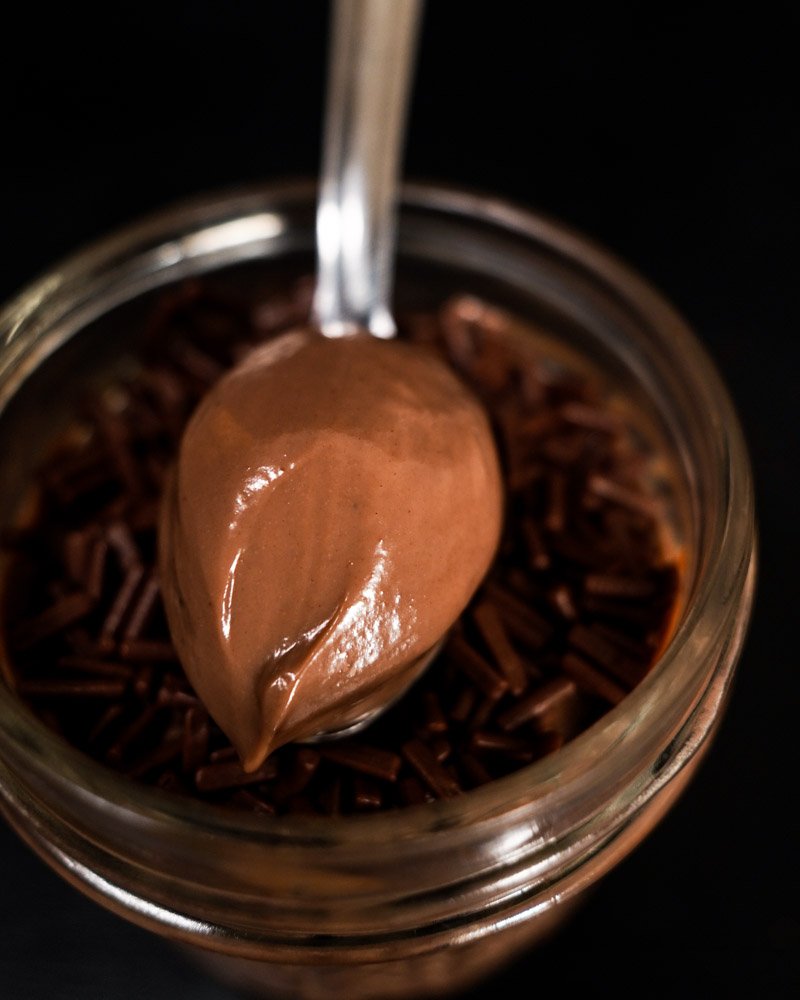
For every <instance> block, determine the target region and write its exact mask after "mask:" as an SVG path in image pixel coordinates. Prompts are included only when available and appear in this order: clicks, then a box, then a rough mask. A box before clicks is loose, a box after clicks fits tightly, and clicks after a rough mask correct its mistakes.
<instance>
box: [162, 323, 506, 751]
mask: <svg viewBox="0 0 800 1000" xmlns="http://www.w3.org/2000/svg"><path fill="white" fill-rule="evenodd" d="M501 516H502V488H501V480H500V470H499V468H498V463H497V457H496V452H495V446H494V442H493V440H492V437H491V433H490V430H489V426H488V422H487V419H486V416H485V414H484V412H483V409H482V408H481V406H480V404H479V403H478V402H477V401H476V400H475V399H474V398H473V397H472V395H471V394H470V393H469V392H468V390H467V389H466V388H465V387H464V386H463V385H462V383H461V382H460V381H459V380H458V379H457V378H456V376H455V375H454V374H453V373H452V372H451V371H449V369H447V368H446V367H445V365H444V364H443V363H442V362H439V361H437V360H435V359H434V358H433V357H432V356H429V355H428V354H426V353H424V352H422V351H421V350H419V349H418V348H414V347H411V346H409V345H406V344H402V343H398V342H396V341H380V340H377V339H375V338H373V337H370V336H367V335H358V336H354V337H348V338H345V339H341V340H328V339H326V338H324V337H322V336H320V335H319V334H318V333H315V332H313V331H306V330H299V331H294V332H292V333H288V334H285V335H283V336H282V337H280V338H278V339H277V340H275V341H272V342H270V343H269V344H267V345H266V346H265V347H263V348H260V349H258V350H257V351H255V352H254V353H253V354H251V355H250V356H248V358H247V359H246V360H245V361H244V362H243V363H242V364H240V365H239V366H238V367H237V368H236V369H234V370H233V371H231V372H230V373H229V374H228V375H226V376H225V377H224V378H223V379H222V380H221V381H220V382H219V383H218V384H217V385H216V386H215V387H214V389H213V390H212V391H211V392H210V393H209V395H208V396H207V397H206V399H205V400H204V401H203V402H202V403H201V405H200V407H199V408H198V410H197V412H196V413H195V415H194V416H193V418H192V420H191V421H190V423H189V425H188V427H187V430H186V433H185V435H184V439H183V442H182V446H181V452H180V456H179V460H178V466H177V470H176V473H175V475H174V476H173V480H172V483H171V485H170V488H169V489H168V492H167V496H166V499H165V505H164V509H163V513H162V526H161V536H160V563H161V574H162V579H163V589H164V600H165V603H166V608H167V614H168V618H169V623H170V627H171V630H172V636H173V641H174V643H175V645H176V648H177V650H178V653H179V655H180V657H181V659H182V661H183V664H184V667H185V670H186V673H187V675H188V677H189V679H190V680H191V682H192V684H193V685H194V686H195V688H196V690H197V692H198V693H199V695H200V696H201V697H202V698H203V700H204V702H205V704H206V706H207V707H208V709H209V711H210V712H211V714H212V715H213V716H214V718H215V719H216V721H217V723H218V724H219V725H220V726H221V727H222V729H223V730H224V731H225V732H226V734H227V735H228V737H229V738H230V740H231V741H232V742H233V744H234V745H235V746H236V748H237V750H238V751H239V754H240V756H241V757H242V760H243V762H244V764H245V766H246V767H247V768H248V769H255V768H256V767H258V766H259V764H261V763H262V762H263V760H264V758H265V757H266V756H267V755H268V754H269V752H270V751H271V750H273V749H275V748H276V747H278V746H280V745H281V744H283V743H287V742H289V741H292V740H298V739H305V738H309V737H311V736H314V735H317V734H319V733H320V732H324V731H330V730H336V729H340V728H343V727H344V726H346V725H348V724H350V723H353V722H355V721H356V720H358V719H359V718H362V717H363V716H364V715H365V714H366V713H367V712H369V711H371V710H372V709H374V708H376V707H381V706H383V705H384V704H386V703H387V702H388V701H390V700H391V699H392V698H393V697H394V696H395V695H397V694H398V693H400V691H402V689H403V687H405V686H406V684H407V683H408V682H409V680H410V679H412V676H413V674H414V671H415V667H416V666H417V660H418V659H419V657H421V656H422V655H423V654H425V653H426V652H427V651H428V650H429V649H430V648H431V647H432V646H433V645H434V644H435V643H436V642H437V641H438V640H439V639H440V638H441V637H442V635H443V634H444V633H445V632H446V630H447V629H448V628H449V626H450V625H451V624H452V623H453V622H454V621H455V619H456V618H457V617H458V615H459V614H460V612H461V611H462V610H463V608H464V606H465V605H466V604H467V602H468V600H469V598H470V597H471V595H472V593H473V592H474V590H475V588H476V587H477V585H478V584H479V582H480V580H481V578H482V577H483V575H484V574H485V572H486V570H487V569H488V567H489V563H490V562H491V559H492V557H493V555H494V552H495V548H496V546H497V543H498V539H499V536H500V527H501Z"/></svg>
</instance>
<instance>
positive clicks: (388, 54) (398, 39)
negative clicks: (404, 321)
mask: <svg viewBox="0 0 800 1000" xmlns="http://www.w3.org/2000/svg"><path fill="white" fill-rule="evenodd" d="M421 11H422V0H335V5H334V12H333V15H334V16H333V31H332V39H331V50H330V65H329V70H328V94H327V107H326V116H325V133H324V142H323V157H322V172H321V179H320V195H319V202H318V206H317V288H316V294H315V297H314V312H315V315H316V319H317V322H318V323H319V325H320V328H321V330H322V332H323V333H324V334H325V335H326V336H328V337H337V336H341V335H343V334H346V333H349V332H352V331H353V330H354V329H355V328H358V327H361V328H366V329H368V330H369V331H370V332H371V333H373V334H374V335H375V336H376V337H392V336H394V334H395V325H394V320H393V318H392V315H391V310H390V308H389V303H390V300H391V292H392V279H393V270H394V267H393V262H394V245H395V231H396V219H395V201H396V191H397V181H398V172H399V158H400V152H401V149H402V140H403V135H404V132H405V119H406V106H407V101H408V92H409V84H410V79H411V73H412V68H413V63H414V51H415V47H416V39H417V33H418V32H417V29H418V25H419V21H420V15H421Z"/></svg>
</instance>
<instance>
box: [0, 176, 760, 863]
mask: <svg viewBox="0 0 800 1000" xmlns="http://www.w3.org/2000/svg"><path fill="white" fill-rule="evenodd" d="M314 197H315V185H314V183H313V182H302V183H298V182H294V181H293V182H289V183H285V184H274V183H273V184H269V185H256V186H253V187H250V188H246V189H237V190H235V191H234V192H232V193H228V194H222V195H219V194H218V195H212V196H211V197H209V196H201V197H198V198H193V199H190V200H188V201H186V202H183V203H180V204H178V205H176V206H174V207H172V208H169V209H167V210H166V211H161V212H158V213H155V214H153V215H151V216H148V217H147V218H145V219H144V220H142V221H140V222H138V223H134V224H133V225H130V226H127V227H125V228H124V229H122V230H120V231H119V232H117V233H115V234H112V235H111V236H108V237H105V238H103V239H101V240H99V241H97V242H96V243H93V244H92V245H91V246H89V247H88V248H86V249H83V250H81V251H79V252H77V253H75V254H72V255H71V256H69V257H68V258H67V259H66V260H65V261H63V262H62V263H60V264H58V265H56V266H55V267H53V268H51V269H50V270H49V271H47V272H46V273H45V274H44V275H43V276H42V277H41V278H40V279H38V280H37V281H35V282H34V283H33V284H31V285H30V286H29V287H28V288H27V289H25V290H23V291H22V292H21V293H20V294H19V295H18V296H17V297H16V299H15V300H13V301H12V302H11V303H10V304H9V305H8V307H7V308H6V309H5V310H4V311H3V312H2V314H0V344H3V345H5V349H6V350H9V348H10V349H12V350H13V351H14V352H16V353H18V354H19V355H20V357H21V356H22V354H24V351H25V349H26V348H27V347H28V345H29V341H30V340H32V339H33V334H31V333H30V331H31V330H33V331H34V332H35V331H36V330H37V329H40V328H41V325H42V323H46V322H47V318H48V310H49V309H50V308H51V307H52V305H53V302H54V301H55V300H57V299H58V297H59V296H64V295H70V294H72V292H71V289H72V288H73V286H74V285H75V284H78V283H80V281H81V280H82V278H83V277H84V276H86V275H88V274H90V273H92V272H94V271H95V270H96V269H97V268H98V267H103V266H107V265H108V264H109V263H110V262H114V261H117V260H119V259H121V258H122V257H124V256H125V254H126V253H128V252H129V251H130V248H131V247H135V246H139V245H142V244H144V243H148V242H152V241H153V240H157V239H158V238H159V237H161V238H162V239H163V238H164V237H166V235H167V234H169V233H170V232H171V231H172V230H173V229H174V228H175V227H176V226H178V225H179V226H182V227H192V226H202V225H203V224H204V223H205V224H207V223H208V219H209V216H211V217H214V218H216V217H217V215H219V214H220V213H224V215H225V217H226V218H230V219H233V220H235V219H237V218H239V219H241V218H248V217H255V216H260V215H262V216H263V215H264V213H265V212H269V210H270V206H273V205H275V204H280V203H281V202H286V201H290V202H296V201H298V200H301V201H309V202H312V203H313V199H314ZM401 205H402V207H404V208H406V209H409V210H422V211H427V212H432V213H435V214H438V215H445V216H451V217H456V218H460V219H462V220H463V221H465V222H478V223H484V224H487V225H489V226H495V227H498V228H500V229H501V230H503V231H504V232H506V233H512V234H515V235H518V236H520V237H521V238H523V239H526V240H535V241H537V242H538V243H541V244H544V245H546V246H547V247H548V248H552V249H553V250H555V251H556V252H558V253H559V254H561V255H563V256H565V257H566V258H568V259H569V260H570V261H573V262H576V263H577V264H579V265H580V266H581V267H582V268H584V269H586V270H588V271H590V272H591V273H592V274H593V275H596V276H597V277H599V278H600V279H601V280H602V281H603V282H604V283H605V284H606V285H608V286H609V287H611V288H613V289H616V290H617V291H618V292H620V294H622V295H623V296H624V299H625V301H626V302H628V303H631V304H633V305H634V306H635V307H636V308H637V310H638V311H639V312H640V313H641V314H642V315H645V316H647V317H648V320H649V322H650V324H651V326H653V327H655V328H657V329H658V330H659V331H660V332H661V333H662V334H663V335H664V336H665V337H668V338H669V339H670V340H671V343H672V345H673V347H672V350H673V355H674V357H675V359H680V365H681V369H682V373H683V375H684V377H685V378H687V379H688V380H689V381H690V383H691V390H692V392H693V394H694V395H695V396H696V398H697V400H698V405H699V406H700V408H701V409H702V410H704V411H705V412H706V413H707V414H708V415H709V424H708V427H707V428H706V431H707V432H708V433H709V434H710V435H713V436H714V437H715V439H716V445H717V447H718V448H719V449H720V453H721V457H722V461H720V463H719V465H718V468H716V469H707V470H705V474H708V475H712V474H715V475H716V476H717V479H718V481H717V482H716V484H715V486H716V490H717V492H718V494H719V495H720V496H721V497H723V498H724V501H725V505H724V510H723V516H722V517H720V519H719V520H718V522H717V523H715V524H714V525H713V526H711V530H712V539H711V541H712V542H713V544H711V545H710V546H709V548H710V552H709V554H708V558H707V559H706V560H705V561H704V563H703V565H702V567H701V568H700V570H699V571H698V577H697V580H696V581H695V588H694V591H693V597H692V601H691V602H690V604H689V605H688V606H687V608H686V609H685V611H684V613H683V614H682V616H681V619H680V621H679V622H678V623H677V625H676V627H675V629H674V631H673V634H672V637H671V639H670V641H669V643H668V645H667V647H666V648H665V649H664V650H663V651H662V653H661V655H660V657H659V660H658V663H657V666H656V668H654V669H653V670H652V671H651V673H650V674H649V675H648V676H647V677H646V678H645V679H644V680H643V681H642V682H641V683H640V684H639V685H638V686H637V687H636V688H635V689H634V690H633V691H632V692H630V693H629V694H628V695H627V696H626V698H625V699H624V700H623V701H622V702H621V703H620V704H619V705H617V706H616V707H615V708H613V709H612V710H611V711H609V712H608V713H607V714H606V715H605V716H603V717H602V718H601V719H600V720H598V722H596V723H595V724H594V725H593V726H591V727H590V728H589V729H588V730H586V731H585V732H584V733H582V734H580V735H579V736H578V737H576V738H575V739H574V740H572V741H571V742H569V743H568V744H566V745H565V746H564V747H562V748H561V749H559V750H557V751H555V752H554V753H553V754H550V755H548V756H547V757H545V758H542V759H541V760H539V761H536V762H535V763H533V764H530V765H528V766H526V767H524V768H522V769H520V770H519V771H517V772H515V773H513V774H511V775H508V776H507V777H504V778H500V779H496V780H495V781H493V782H491V783H490V784H488V785H485V786H483V787H481V788H478V789H474V790H472V791H470V792H468V793H466V794H465V795H463V796H460V797H458V798H457V799H454V800H449V801H437V802H435V803H430V804H426V805H421V806H412V807H408V808H406V809H403V810H398V811H395V812H392V813H391V814H378V815H367V816H353V817H346V818H344V817H343V818H337V820H336V822H335V824H332V823H331V821H330V820H329V819H319V818H313V817H280V818H277V817H262V816H258V817H255V816H249V815H247V814H240V813H238V812H233V811H226V810H223V809H222V808H215V807H210V806H208V805H207V804H205V803H200V802H194V801H191V800H184V799H183V798H180V797H178V796H171V795H169V794H168V793H165V792H163V791H161V790H159V789H154V788H150V787H148V786H145V785H140V784H138V783H136V782H132V781H130V780H129V779H127V778H125V777H124V776H120V775H118V774H117V773H116V772H113V771H111V770H110V769H108V768H105V767H103V766H102V765H101V764H99V763H97V762H95V761H94V760H92V759H91V758H89V757H88V756H86V755H84V754H82V753H80V752H79V751H78V750H76V749H74V748H73V747H71V746H65V745H64V743H63V741H62V740H60V739H59V738H58V737H57V736H56V735H55V734H53V733H51V732H50V731H49V730H48V729H47V728H46V727H45V726H44V725H43V724H42V723H41V722H39V720H38V719H36V718H35V716H34V715H33V714H32V713H29V712H28V711H27V710H26V709H25V708H24V706H23V705H22V703H21V702H20V701H19V700H18V699H17V698H15V697H14V696H13V693H12V692H10V691H8V690H6V689H5V688H4V687H3V686H1V685H0V752H2V753H5V752H6V751H5V750H4V749H3V747H2V743H3V741H4V737H5V739H6V740H8V745H9V747H11V748H13V747H15V746H16V747H21V746H24V750H25V755H26V759H27V761H28V766H32V767H37V768H40V769H42V770H48V771H51V772H55V773H56V774H57V775H58V777H59V778H61V779H62V780H64V781H66V782H68V783H69V784H70V785H72V786H75V787H78V788H80V789H82V790H83V792H84V793H85V794H88V795H90V796H91V797H92V798H94V799H102V800H104V801H106V802H108V803H109V804H111V805H113V806H115V807H117V808H118V809H119V810H122V811H129V812H134V813H136V814H139V815H142V816H146V817H147V818H148V820H149V821H152V822H155V823H163V824H168V825H170V826H175V827H176V828H177V827H181V826H183V825H184V824H191V827H192V828H193V829H197V828H201V829H203V830H205V831H207V832H213V833H215V834H219V835H224V836H229V837H234V838H237V839H241V838H244V839H253V840H261V839H263V838H264V836H265V835H268V837H269V839H270V841H271V842H272V843H281V844H286V845H291V846H292V847H296V848H297V849H298V850H302V849H303V848H304V847H310V848H312V849H314V848H317V847H318V845H319V843H320V838H321V837H323V838H324V839H327V838H331V837H332V838H333V839H335V841H336V843H337V844H346V845H348V847H349V848H350V849H353V850H358V848H359V847H360V846H362V845H368V844H377V843H384V842H385V841H386V840H387V838H388V839H389V840H390V841H393V842H394V843H395V844H401V843H409V842H416V841H418V840H419V839H420V838H427V837H430V836H436V835H437V834H438V833H440V832H441V831H445V830H446V831H448V837H452V832H453V830H454V829H456V828H459V827H460V828H463V827H465V826H469V827H473V828H474V826H475V824H483V823H488V824H489V825H490V826H493V827H494V826H496V825H497V824H500V825H503V826H505V825H506V824H507V822H508V817H509V815H510V814H512V813H514V812H516V811H518V810H524V809H526V808H527V807H529V806H530V805H531V804H532V803H534V802H535V804H536V806H537V808H538V809H541V810H544V811H545V812H546V811H548V810H549V809H550V808H551V807H552V808H555V807H557V805H558V804H559V803H561V802H564V801H566V800H568V799H570V798H571V797H574V796H578V797H580V796H581V795H582V794H584V793H585V792H586V791H587V790H588V789H590V788H591V787H592V786H593V785H594V784H597V783H599V784H602V783H603V782H608V781H610V780H611V776H612V773H613V770H614V768H615V767H616V766H617V762H618V761H619V759H620V758H621V757H622V756H626V757H629V758H630V759H632V758H638V759H641V758H646V757H648V755H650V756H652V755H653V754H654V753H655V752H656V750H657V748H658V747H660V746H662V745H663V742H664V734H663V733H656V732H655V731H653V728H652V727H649V726H643V725H640V724H639V723H640V722H641V720H642V719H645V718H648V719H649V718H652V716H653V712H654V710H655V706H661V707H663V706H664V705H665V704H672V705H674V708H675V711H674V713H673V715H672V718H671V721H670V723H669V724H670V725H671V727H672V729H673V730H674V729H675V728H676V727H677V725H678V723H679V722H680V721H681V720H683V719H685V717H686V716H687V714H688V713H689V712H690V711H691V709H692V707H693V706H694V705H696V703H697V701H698V698H699V697H700V691H701V688H702V687H703V686H704V685H703V681H702V678H701V674H702V671H703V659H704V657H703V651H704V650H706V649H707V648H708V647H709V646H710V644H713V643H714V642H717V641H718V634H717V633H718V632H719V629H717V630H716V631H715V630H709V629H705V630H703V629H701V628H700V627H699V626H700V625H701V624H702V623H703V622H704V621H706V617H707V613H708V609H709V607H710V605H711V604H712V602H713V601H714V595H715V594H719V593H721V592H722V593H730V592H732V591H735V590H736V589H737V588H738V589H739V590H740V591H741V590H742V589H743V588H744V586H745V582H744V581H745V576H746V571H747V567H748V565H749V562H750V559H751V557H752V548H753V540H752V531H753V528H752V524H753V520H754V515H753V490H752V483H751V477H750V471H749V463H748V458H747V453H746V450H745V445H744V441H743V436H742V432H741V429H740V426H739V422H738V418H737V417H736V414H735V411H734V408H733V405H732V403H731V401H730V399H729V396H728V393H727V390H726V389H725V387H724V386H723V384H722V382H721V380H720V378H719V376H718V374H717V372H716V370H715V368H714V366H713V364H712V363H711V361H710V360H709V358H708V357H707V355H706V352H705V351H704V349H703V348H702V347H701V345H700V344H699V343H698V341H697V340H696V339H695V337H694V335H693V334H692V332H691V331H690V329H689V327H688V326H687V324H686V323H685V322H684V320H683V319H682V318H681V317H680V316H679V315H678V313H677V312H676V311H675V310H674V308H673V307H672V306H671V305H670V304H669V303H668V302H667V301H666V300H665V299H664V298H663V297H662V296H661V294H660V293H659V292H657V291H656V290H655V289H654V288H652V287H651V286H650V285H649V284H648V283H647V282H646V281H645V280H644V279H642V278H641V277H640V276H639V275H638V274H636V273H635V272H634V271H633V270H631V268H629V267H628V265H627V264H624V263H622V262H621V261H619V260H618V259H617V258H616V257H614V256H613V255H612V254H610V253H609V252H608V251H607V250H605V249H604V248H601V247H600V246H599V245H597V244H595V243H594V242H593V241H592V240H590V239H587V238H586V237H585V236H583V235H581V234H579V233H578V232H577V231H575V230H573V229H572V228H570V227H568V226H564V225H563V224H561V223H560V222H556V221H553V220H551V219H549V218H547V217H545V216H543V215H540V214H538V213H534V212H532V211H530V210H528V209H524V208H521V207H518V206H515V205H513V204H510V203H509V202H506V201H505V200H502V199H499V198H496V197H494V196H491V195H484V194H480V193H476V192H471V191H466V190H456V189H453V188H449V187H444V186H438V185H429V184H425V185H421V184H408V185H406V186H404V188H403V191H402V198H401ZM400 230H401V233H402V215H401V223H400ZM23 334H24V335H23ZM26 338H27V339H26ZM2 375H3V371H2V367H0V379H1V378H2ZM3 403H4V397H3V394H2V392H0V407H2V405H3ZM0 412H1V411H0ZM701 633H702V634H701ZM728 666H729V667H730V664H728ZM707 680H708V679H707V678H706V681H707ZM661 714H662V717H664V718H665V725H666V724H667V723H666V717H665V716H664V713H663V712H662V713H661ZM11 753H12V755H13V756H16V755H15V754H14V753H13V749H12V750H11ZM587 759H589V760H591V761H592V765H591V766H590V767H588V768H587V766H586V761H587ZM543 835H544V833H543Z"/></svg>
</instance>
